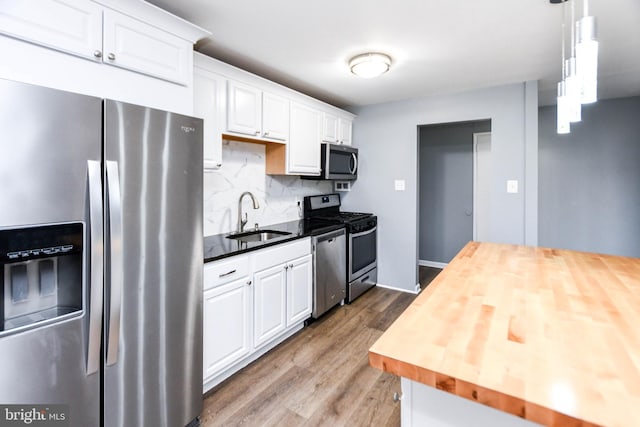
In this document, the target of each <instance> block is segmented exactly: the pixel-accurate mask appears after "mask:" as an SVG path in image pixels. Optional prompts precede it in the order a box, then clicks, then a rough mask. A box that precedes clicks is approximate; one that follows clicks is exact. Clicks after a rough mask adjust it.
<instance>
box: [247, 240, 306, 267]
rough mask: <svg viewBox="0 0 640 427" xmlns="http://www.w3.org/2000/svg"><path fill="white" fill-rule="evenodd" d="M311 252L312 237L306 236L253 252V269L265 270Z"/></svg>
mask: <svg viewBox="0 0 640 427" xmlns="http://www.w3.org/2000/svg"><path fill="white" fill-rule="evenodd" d="M310 253H311V239H310V238H308V237H306V238H304V239H300V240H294V241H293V242H291V243H284V244H281V245H277V246H274V247H271V248H267V249H262V250H260V251H257V252H254V253H253V254H252V257H253V258H252V259H253V271H260V270H264V269H265V268H269V267H273V266H274V265H277V264H282V263H285V262H287V261H290V260H292V259H296V258H300V257H302V256H305V255H308V254H310Z"/></svg>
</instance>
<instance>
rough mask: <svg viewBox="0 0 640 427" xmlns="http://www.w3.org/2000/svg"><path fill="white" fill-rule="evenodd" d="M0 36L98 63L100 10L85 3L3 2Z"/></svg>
mask: <svg viewBox="0 0 640 427" xmlns="http://www.w3.org/2000/svg"><path fill="white" fill-rule="evenodd" d="M0 4H1V5H0V33H3V34H8V35H10V36H12V37H16V38H19V39H22V40H26V41H29V42H32V43H35V44H39V45H43V46H46V47H49V48H52V49H56V50H60V51H63V52H67V53H71V54H74V55H78V56H82V57H85V58H90V59H93V60H100V56H101V55H102V52H101V51H102V7H100V6H99V5H97V4H96V3H93V2H90V1H85V0H38V2H37V3H36V2H32V1H25V0H3V1H2V2H0Z"/></svg>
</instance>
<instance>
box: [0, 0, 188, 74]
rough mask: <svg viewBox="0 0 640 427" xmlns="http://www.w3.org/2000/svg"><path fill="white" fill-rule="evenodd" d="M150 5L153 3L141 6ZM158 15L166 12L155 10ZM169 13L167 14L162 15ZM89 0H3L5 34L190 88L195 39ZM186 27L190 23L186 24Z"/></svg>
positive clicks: (0, 13)
mask: <svg viewBox="0 0 640 427" xmlns="http://www.w3.org/2000/svg"><path fill="white" fill-rule="evenodd" d="M139 7H140V8H148V7H149V6H144V5H143V6H139ZM153 12H154V14H155V15H158V14H162V12H159V11H158V10H157V8H153ZM167 16H168V14H163V15H162V19H169V18H167ZM142 19H144V18H141V19H140V20H139V19H135V18H132V17H131V16H128V15H127V14H124V13H120V12H118V11H116V10H113V9H110V8H108V7H104V6H102V5H100V4H98V3H95V2H93V1H89V0H38V1H37V4H36V2H33V1H24V0H2V2H1V6H0V33H2V34H6V35H9V36H11V37H14V38H17V39H21V40H25V41H27V42H30V43H34V44H37V45H41V46H44V47H47V48H50V49H55V50H58V51H61V52H65V53H70V54H72V55H75V56H78V57H81V58H85V59H91V60H92V61H95V62H102V63H104V64H108V65H114V66H117V67H120V68H123V69H125V70H129V71H135V72H137V73H141V74H145V75H148V76H153V77H157V78H160V79H163V80H167V81H169V82H173V83H178V84H180V85H184V86H190V84H191V74H192V72H193V70H192V64H193V58H192V55H193V43H192V41H189V40H187V39H185V38H181V37H178V36H176V35H174V34H172V33H170V32H168V31H163V30H161V29H160V28H163V27H162V26H161V24H162V23H160V22H159V23H155V24H156V25H155V26H154V25H150V24H148V23H146V22H143V21H142ZM183 25H184V24H183Z"/></svg>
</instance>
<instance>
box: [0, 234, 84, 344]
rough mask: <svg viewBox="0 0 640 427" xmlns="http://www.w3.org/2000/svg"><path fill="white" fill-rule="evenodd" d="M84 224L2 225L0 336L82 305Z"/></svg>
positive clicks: (61, 317) (69, 313) (67, 313)
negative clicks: (10, 226) (11, 226)
mask: <svg viewBox="0 0 640 427" xmlns="http://www.w3.org/2000/svg"><path fill="white" fill-rule="evenodd" d="M83 231H84V230H83V224H82V223H67V224H53V225H40V226H31V227H21V228H14V229H2V230H0V270H1V273H2V274H1V275H0V303H1V304H0V336H2V335H6V334H10V333H12V332H17V331H21V330H24V329H26V328H30V327H35V326H38V325H41V324H44V323H43V322H46V323H47V324H48V323H50V322H54V321H56V320H64V319H66V318H67V317H69V316H72V315H73V313H77V312H80V311H81V310H82V282H83V280H82V279H83V262H82V261H83V242H84V239H83V235H84V234H83Z"/></svg>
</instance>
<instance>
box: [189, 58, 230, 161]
mask: <svg viewBox="0 0 640 427" xmlns="http://www.w3.org/2000/svg"><path fill="white" fill-rule="evenodd" d="M226 97H227V90H226V79H225V78H224V77H223V76H221V75H219V74H215V73H211V72H209V71H206V70H203V69H201V68H194V75H193V102H194V105H193V114H194V115H195V116H197V117H201V118H203V119H204V132H203V144H204V168H205V169H218V168H220V167H221V166H222V131H223V126H224V123H225V120H226V114H227V110H226V105H227V98H226Z"/></svg>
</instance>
